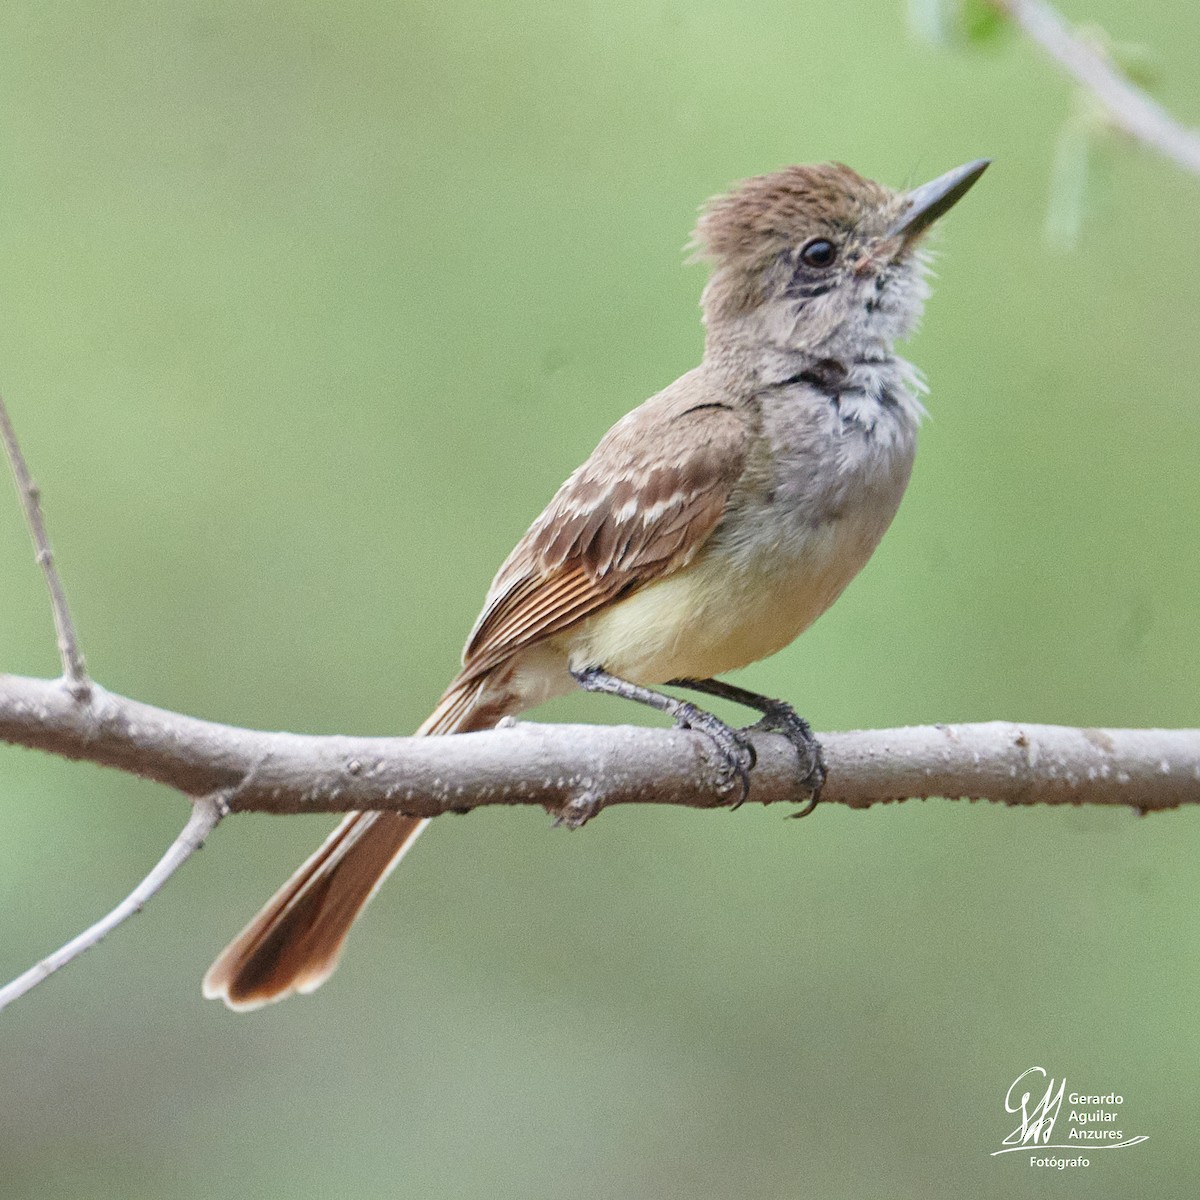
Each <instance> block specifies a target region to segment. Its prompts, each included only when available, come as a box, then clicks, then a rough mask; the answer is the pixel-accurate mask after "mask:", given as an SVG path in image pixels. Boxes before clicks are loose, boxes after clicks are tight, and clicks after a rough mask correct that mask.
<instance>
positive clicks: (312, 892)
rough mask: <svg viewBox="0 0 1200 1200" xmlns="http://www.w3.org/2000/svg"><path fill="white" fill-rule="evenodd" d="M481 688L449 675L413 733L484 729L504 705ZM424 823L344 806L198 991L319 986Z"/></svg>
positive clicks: (252, 998) (234, 1000)
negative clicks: (358, 919)
mask: <svg viewBox="0 0 1200 1200" xmlns="http://www.w3.org/2000/svg"><path fill="white" fill-rule="evenodd" d="M486 687H487V683H486V680H482V681H481V680H474V681H472V682H470V683H464V682H460V681H458V680H456V681H455V682H454V683H453V684H451V686H450V687H449V688H448V689H447V691H446V693H445V695H444V696H443V697H442V699H441V700H440V701H439V702H438V706H437V708H435V709H434V710H433V713H432V714H431V715H430V717H429V719H428V720H427V721H426V722H425V723H424V725H422V726H421V728H420V729H418V730H417V733H418V734H423V735H432V734H447V733H467V732H470V731H471V730H476V729H490V728H491V727H492V726H493V725H495V724H496V722H497V721H499V720H500V718H501V717H502V716H504V715H505V712H506V711H507V705H506V704H505V703H503V702H502V701H501V702H489V700H488V698H487V697H486V696H485V695H484V693H485V691H486ZM428 824H429V820H428V819H427V818H421V817H406V816H403V815H402V814H400V813H392V812H352V813H348V814H347V815H346V817H345V819H344V820H343V821H342V823H341V824H340V825H339V826H338V827H337V828H336V829H335V830H334V831H333V832H332V833H331V834H330V835H329V837H328V838H326V840H325V842H324V843H323V844H322V846H321V847H320V849H319V850H317V852H316V853H315V854H314V855H312V857H311V858H309V859H308V860H307V861H306V862H305V863H304V864H303V865H302V866H301V867H300V868H299V870H297V871H296V873H295V874H294V875H293V876H292V877H291V878H290V879H289V880H288V881H287V882H286V883H285V884H284V885H283V887H281V888H280V889H279V891H277V892H276V893H275V895H274V896H272V897H271V899H270V900H269V901H268V902H267V904H266V905H265V906H264V907H263V909H262V911H261V912H260V913H259V914H258V915H257V916H256V917H255V918H254V919H253V920H252V921H251V922H250V924H249V925H247V926H246V928H245V929H243V930H242V932H241V933H239V934H238V936H237V937H236V938H234V940H233V941H232V942H230V943H229V945H228V946H226V947H225V949H224V950H223V951H222V952H221V954H220V956H219V957H218V958H217V961H216V962H214V963H213V965H212V966H211V967H209V969H208V973H207V974H206V975H205V976H204V984H203V990H204V995H205V996H206V997H208V998H209V999H221V1000H224V1001H225V1003H226V1004H227V1005H228V1006H229V1007H230V1008H232V1009H235V1010H237V1011H240V1012H245V1011H249V1010H251V1009H255V1008H261V1007H262V1006H263V1005H264V1004H272V1003H274V1002H275V1001H276V1000H282V999H284V997H286V996H290V995H292V994H293V993H294V992H299V993H301V994H306V993H308V992H312V991H315V990H316V989H317V988H319V987H320V986H321V984H322V983H324V982H325V980H326V979H328V978H329V976H330V975H332V974H333V971H334V968H335V967H336V966H337V964H338V959H339V957H340V956H341V953H342V945H343V944H344V943H345V941H346V935H347V934H348V933H349V932H350V926H351V925H352V924H353V923H354V919H355V918H356V917H357V916H358V914H359V913H360V912H362V910H363V909H364V908H365V907H366V905H367V902H368V901H369V900H370V899H371V897H372V896H374V895H375V893H376V892H377V891H378V890H379V887H380V885H381V884H382V883H383V881H384V880H385V879H386V878H387V877H388V875H390V874H391V872H392V871H393V869H394V868H395V867H396V866H397V864H398V863H399V862H400V860H401V859H402V858H403V857H404V855H405V854H406V853H407V852H408V849H409V847H410V846H411V845H412V844H413V842H415V841H416V840H417V838H418V837H419V836H420V835H421V832H422V830H424V828H425V826H426V825H428Z"/></svg>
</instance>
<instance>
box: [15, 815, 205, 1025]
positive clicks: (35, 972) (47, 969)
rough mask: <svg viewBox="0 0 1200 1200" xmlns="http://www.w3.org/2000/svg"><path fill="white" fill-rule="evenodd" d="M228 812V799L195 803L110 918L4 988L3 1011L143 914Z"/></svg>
mask: <svg viewBox="0 0 1200 1200" xmlns="http://www.w3.org/2000/svg"><path fill="white" fill-rule="evenodd" d="M226 811H227V809H226V807H225V802H224V800H223V799H222V798H220V797H217V796H206V797H202V798H200V799H198V800H196V801H194V802H193V804H192V812H191V815H190V816H189V817H188V820H187V824H186V825H185V826H184V827H183V830H182V832H181V833H180V834H179V836H178V837H177V838H176V839H175V840H174V841H173V842H172V843H171V845H170V847H169V848H168V850H167V852H166V854H164V855H163V856H162V858H161V859H159V861H158V863H157V864H156V866H155V867H154V869H153V870H152V871H151V872H150V874H149V875H147V876H146V878H145V879H143V880H142V882H141V883H139V884H138V885H137V887H135V888H134V889H133V891H132V892H130V893H129V895H128V896H126V897H125V899H124V900H122V901H121V903H120V904H118V905H117V907H116V908H114V909H113V910H112V912H110V913H109V914H108V915H107V916H106V917H103V918H101V920H99V921H97V922H96V923H95V924H94V925H92V926H91V927H90V928H88V929H85V930H84V931H83V932H82V933H81V934H80V935H79V936H78V937H75V938H72V939H71V940H70V941H69V942H68V943H67V944H66V945H65V946H63V947H62V948H61V949H60V950H56V951H55V952H54V953H53V954H51V955H48V956H47V957H46V958H43V959H42V961H41V962H39V963H38V964H37V965H36V966H33V967H30V968H29V970H28V971H26V972H25V973H24V974H23V975H18V976H17V978H16V979H14V980H13V981H12V983H10V984H7V985H6V986H5V987H2V988H0V1011H2V1010H3V1009H4V1008H6V1007H7V1006H8V1005H9V1004H11V1003H12V1002H13V1001H14V1000H16V999H18V998H19V997H20V996H23V995H25V993H26V992H28V991H31V990H32V989H33V988H35V987H37V985H38V984H39V983H41V982H42V981H43V980H45V979H47V978H49V977H50V976H51V975H53V974H54V972H55V971H57V970H59V969H60V968H62V967H65V966H66V965H67V963H69V962H71V961H72V960H73V959H76V958H78V957H79V956H80V955H81V954H82V953H83V952H84V951H85V950H90V949H91V948H92V947H93V946H95V945H96V944H97V943H98V942H99V941H100V940H101V939H102V938H104V937H105V936H106V935H107V934H109V933H111V932H112V930H114V929H116V927H117V926H118V925H120V924H121V923H122V922H124V921H127V920H128V919H129V918H130V917H132V916H133V915H134V913H136V912H140V911H141V909H142V908H143V906H144V905H145V903H146V901H147V900H149V899H150V897H151V896H153V895H154V894H155V893H156V892H157V891H158V890H159V889H160V888H161V887H162V886H163V884H164V883H166V882H167V880H168V879H170V878H171V876H172V875H174V874H175V872H176V871H178V870H179V868H180V867H181V866H183V864H184V863H185V862H187V860H188V859H189V858H191V856H192V855H193V854H194V853H195V852H196V851H197V850H199V849H200V847H201V846H203V845H204V840H205V838H207V837H208V835H209V834H210V833H211V832H212V831H213V829H215V828H216V826H217V823H218V822H219V821H220V820H221V817H222V816H223V815H224V814H225V812H226Z"/></svg>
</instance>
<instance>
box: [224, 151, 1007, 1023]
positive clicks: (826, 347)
mask: <svg viewBox="0 0 1200 1200" xmlns="http://www.w3.org/2000/svg"><path fill="white" fill-rule="evenodd" d="M987 165H988V164H987V161H986V160H978V161H976V162H971V163H967V164H966V165H965V166H962V167H959V168H957V169H956V170H953V171H949V172H947V174H945V175H942V176H941V177H940V178H938V179H935V180H934V181H933V182H932V183H927V184H925V185H924V186H923V187H919V188H916V189H915V190H913V191H909V192H894V191H891V190H890V189H888V188H886V187H883V186H882V185H880V184H878V183H872V182H871V181H870V180H868V179H863V178H862V176H860V175H857V174H855V172H854V171H852V170H850V168H849V167H845V166H841V165H840V164H836V163H834V164H824V165H821V166H798V167H787V168H785V169H784V170H782V171H777V172H775V173H773V174H770V175H761V176H758V177H757V178H754V179H749V180H747V181H746V182H745V183H743V184H741V185H740V186H739V187H736V188H734V189H733V190H732V191H731V192H729V193H728V194H727V195H724V196H720V197H718V198H716V199H715V200H713V201H712V202H711V203H709V204H708V206H707V207H706V208H705V209H704V211H703V214H702V215H701V217H700V220H699V223H698V225H697V228H696V232H695V239H694V241H695V248H696V251H697V254H698V255H699V256H700V257H701V258H703V259H705V260H706V261H707V262H708V263H710V264H711V267H712V275H711V278H710V279H709V281H708V285H707V286H706V287H705V289H704V294H703V296H702V298H701V307H702V309H703V312H704V324H705V330H706V336H705V346H704V360H703V361H702V362H701V364H700V365H699V366H698V367H697V368H696V369H695V370H693V371H689V372H688V373H687V374H686V375H684V376H682V378H680V379H677V380H676V381H675V382H674V383H673V384H671V385H670V386H669V387H667V388H665V389H664V390H663V391H661V392H659V393H658V395H657V396H653V397H651V399H649V400H647V401H646V403H645V404H643V405H642V406H641V407H640V408H637V409H635V410H634V411H633V412H631V413H629V414H628V416H625V417H623V418H622V419H621V420H620V421H618V422H617V424H616V425H614V426H613V428H612V429H610V430H609V432H608V433H607V434H605V436H604V438H603V439H602V440H601V442H600V444H599V445H598V446H597V447H596V449H595V451H594V452H593V453H592V456H591V457H590V458H589V459H588V460H587V461H586V462H585V463H584V464H583V466H581V467H580V468H579V469H578V470H577V471H576V472H575V473H574V474H573V475H572V476H571V477H570V478H569V479H568V480H567V481H566V483H564V484H563V485H562V487H561V488H559V490H558V493H557V494H556V495H555V497H554V499H553V500H551V501H550V504H549V507H548V508H547V509H546V511H545V512H543V513H542V515H541V516H540V517H538V519H537V520H536V521H534V523H533V524H532V525H531V526H530V528H529V531H528V532H527V533H526V534H525V536H524V537H523V538H522V539H521V540H520V542H518V543H517V547H516V549H515V550H514V551H513V552H512V553H511V554H510V555H509V556H508V558H507V560H506V561H505V563H504V565H503V566H502V567H501V568H500V571H499V573H498V574H497V576H496V578H495V581H494V582H493V583H492V587H491V590H490V591H489V593H488V596H487V600H486V601H485V603H484V607H483V612H482V613H481V614H480V617H479V620H478V621H477V622H476V623H475V628H474V629H473V630H472V631H471V636H470V638H469V639H468V640H467V646H466V650H465V651H464V652H463V668H462V671H461V672H460V673H459V674H458V676H457V678H456V679H455V680H454V681H453V682H452V683H451V684H450V686H449V687H448V688H447V689H446V692H445V694H444V695H443V696H442V698H441V700H440V701H439V702H438V705H437V707H436V708H435V709H434V711H433V714H432V716H430V718H429V719H428V720H427V721H426V722H425V724H424V725H422V726H421V728H420V730H419V731H418V732H419V733H421V734H426V735H430V734H446V733H462V732H465V731H467V730H473V729H488V728H490V727H492V726H494V725H495V724H496V723H497V722H498V721H499V720H500V718H501V717H503V716H505V715H506V714H510V713H518V712H521V711H522V710H523V709H527V708H529V707H531V706H532V705H535V704H539V703H541V702H542V701H543V700H546V699H548V698H549V697H551V696H556V695H559V694H561V693H563V692H566V691H569V690H570V689H571V688H573V687H575V686H577V685H579V686H582V687H584V688H586V689H588V690H590V691H603V692H611V693H615V694H617V695H622V696H627V697H629V698H630V699H634V700H639V701H641V702H643V703H646V704H651V705H653V706H654V707H656V708H658V709H660V710H662V711H664V712H667V713H670V714H672V715H674V716H675V717H676V719H677V720H678V721H679V722H680V723H681V724H685V725H688V726H690V727H692V728H695V729H699V730H702V731H703V732H704V733H706V734H708V735H709V736H710V737H711V738H712V739H713V741H714V742H715V744H716V747H717V750H718V751H719V752H720V756H721V759H722V761H723V763H724V776H723V783H725V784H726V785H728V786H734V785H736V784H738V783H740V785H741V792H740V795H741V796H743V797H744V795H745V789H746V787H747V781H748V772H749V770H750V768H751V767H752V766H753V753H752V750H751V748H750V745H749V742H748V741H747V740H746V739H745V738H744V737H743V736H742V735H741V734H739V733H738V731H736V730H733V729H730V728H729V727H728V726H726V725H725V724H724V723H723V722H721V721H719V720H717V718H716V717H714V716H713V715H712V714H711V713H708V712H706V711H705V710H703V709H700V708H697V707H696V706H695V705H692V704H688V703H686V702H684V701H682V700H678V699H675V698H673V697H670V696H665V695H663V694H662V693H660V692H656V691H653V690H651V689H652V688H654V687H655V686H656V685H660V684H663V683H677V684H682V685H683V686H685V687H692V688H695V689H696V690H698V691H702V692H707V693H709V694H713V695H718V696H725V697H727V698H730V699H735V700H738V701H740V702H742V703H744V704H749V705H751V706H753V707H757V708H759V709H760V710H762V711H763V712H764V713H765V714H766V719H767V720H768V721H769V722H771V723H772V724H773V725H774V727H776V728H780V729H782V730H783V731H784V732H785V733H786V734H787V735H788V736H789V737H791V738H792V740H793V741H794V743H795V744H796V746H797V748H798V749H799V750H800V751H801V753H802V755H803V761H804V762H805V763H806V770H807V773H808V782H809V785H810V789H811V791H812V792H813V794H814V796H815V794H816V792H817V791H818V790H819V787H820V783H821V780H822V778H823V770H822V768H821V765H820V756H819V752H818V750H817V747H816V744H815V743H814V742H813V741H812V739H811V735H810V734H809V732H808V728H807V726H806V725H805V724H804V722H802V721H801V720H800V719H799V718H798V717H796V715H795V713H794V712H792V711H791V709H790V708H788V706H786V705H783V704H781V703H779V702H777V701H771V700H768V699H766V698H765V697H759V696H756V695H754V694H753V693H750V692H746V691H743V690H742V689H739V688H734V687H731V686H730V685H728V684H723V683H719V682H717V681H716V679H715V676H718V675H722V674H724V673H725V672H726V671H732V670H733V669H734V668H736V667H743V666H745V665H746V664H747V663H751V662H754V661H756V660H757V659H760V658H765V657H766V656H767V655H769V654H774V653H775V651H777V650H779V649H781V648H782V647H784V646H786V645H787V644H788V643H789V642H790V641H791V640H792V639H793V638H794V637H796V635H797V634H799V633H800V632H801V631H802V630H804V629H806V628H807V627H808V626H809V625H811V624H812V622H813V621H815V620H816V618H817V617H819V616H820V615H821V613H823V612H824V611H825V610H826V609H827V608H828V607H829V606H830V605H831V604H832V603H833V601H834V600H836V599H837V597H838V595H839V594H840V593H841V591H842V589H843V588H845V586H846V585H847V584H848V583H849V582H850V580H851V579H853V578H854V576H855V575H856V574H857V573H858V572H859V570H860V569H861V568H862V566H863V564H864V563H865V562H866V561H867V559H868V558H869V557H870V555H871V553H872V551H873V550H874V549H875V547H876V545H877V544H878V543H879V539H880V538H881V537H882V536H883V533H884V530H886V529H887V527H888V525H889V524H890V523H891V520H892V517H893V516H894V515H895V512H896V509H897V507H898V505H899V504H900V498H901V496H902V495H903V493H904V489H905V486H906V485H907V483H908V477H909V472H910V470H911V468H912V462H913V453H914V450H915V447H916V436H917V425H918V423H919V421H920V418H921V413H922V408H921V404H920V402H919V401H918V399H917V394H918V392H920V391H921V390H922V387H921V383H920V380H919V377H918V375H917V372H916V371H915V369H914V368H913V367H912V366H910V365H909V364H908V363H907V362H905V361H904V359H902V358H900V357H899V356H898V355H897V354H896V353H895V352H894V350H893V345H894V343H895V342H896V341H897V339H900V338H903V337H905V336H906V335H908V334H909V333H911V332H912V330H913V328H914V326H915V325H916V322H917V319H918V317H919V316H920V313H921V309H922V305H923V302H924V300H925V298H926V296H927V295H928V288H927V285H926V282H925V277H926V274H927V263H926V259H925V256H924V254H923V252H922V250H921V241H922V235H923V234H924V233H925V231H926V230H927V229H928V228H929V226H930V225H931V224H932V223H933V222H934V221H935V220H937V218H938V217H940V216H941V215H942V214H943V213H944V212H946V211H947V209H949V208H950V207H951V206H952V205H953V204H954V203H955V202H956V201H958V200H959V199H960V198H961V197H962V196H963V195H964V194H965V193H966V191H967V190H968V188H970V187H971V185H972V184H973V183H974V182H975V181H976V180H977V179H978V178H979V176H980V175H981V174H982V173H983V171H984V169H985V168H986V167H987ZM428 824H429V822H428V820H423V819H420V818H417V817H407V816H403V815H401V814H400V813H396V812H363V813H350V814H349V815H348V816H347V817H346V818H345V820H343V821H342V823H341V824H340V825H339V826H338V827H337V829H336V830H334V832H333V834H332V835H331V836H330V837H329V838H328V840H327V841H326V842H325V844H324V845H323V846H321V848H320V849H319V850H318V851H317V852H316V853H315V854H314V855H313V856H312V857H311V858H310V859H309V860H308V861H307V862H306V863H304V865H303V866H301V867H300V869H299V870H298V871H297V872H296V873H295V874H294V875H293V876H292V877H291V879H289V880H288V881H287V883H285V884H284V885H283V887H282V888H281V889H280V890H279V891H278V892H277V893H276V894H275V896H274V897H273V898H272V899H271V901H270V902H269V903H268V904H267V906H266V907H265V908H264V909H263V910H262V912H260V913H259V914H258V916H256V917H255V918H254V920H253V921H251V922H250V924H249V925H247V926H246V928H245V929H244V930H243V931H242V933H241V934H239V935H238V937H237V938H236V939H235V940H234V941H233V942H232V943H231V944H230V945H229V947H228V948H227V949H226V950H225V951H224V953H222V954H221V956H220V957H219V958H218V959H217V961H216V962H215V963H214V964H213V965H212V967H211V968H210V969H209V972H208V974H207V975H206V976H205V979H204V994H205V995H206V996H210V997H218V996H219V997H220V998H221V999H223V1000H224V1001H225V1003H226V1004H228V1005H229V1006H230V1008H235V1009H252V1008H258V1007H260V1006H261V1005H264V1004H269V1003H271V1002H272V1001H274V1000H280V999H282V998H283V997H284V996H288V995H290V994H291V993H293V992H311V991H313V990H314V989H315V988H317V987H319V986H320V985H321V984H322V983H323V982H324V981H325V980H326V979H327V978H328V977H329V975H330V973H331V972H332V971H333V969H334V967H335V966H336V965H337V961H338V956H339V955H340V953H341V949H342V944H343V942H344V941H345V938H346V934H347V933H348V932H349V929H350V925H351V923H352V922H353V921H354V919H355V917H356V916H357V915H358V914H359V912H361V911H362V908H363V906H364V905H365V904H366V903H367V901H368V900H370V899H371V897H372V896H373V895H374V894H375V891H376V889H377V888H378V887H379V886H380V884H382V883H383V881H384V879H386V878H387V876H388V873H389V872H390V871H391V870H392V868H393V867H395V866H396V864H397V863H398V862H399V861H400V859H401V858H403V857H404V854H405V853H406V852H407V850H408V849H409V847H410V846H411V845H412V844H413V842H414V841H415V840H416V839H417V836H418V835H419V834H420V833H421V831H422V830H423V829H424V828H425V826H426V825H428Z"/></svg>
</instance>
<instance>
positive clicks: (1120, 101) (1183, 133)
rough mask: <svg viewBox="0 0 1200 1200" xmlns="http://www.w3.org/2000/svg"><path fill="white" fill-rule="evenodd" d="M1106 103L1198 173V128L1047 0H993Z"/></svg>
mask: <svg viewBox="0 0 1200 1200" xmlns="http://www.w3.org/2000/svg"><path fill="white" fill-rule="evenodd" d="M992 3H993V4H994V5H995V6H996V7H997V8H998V9H999V10H1000V11H1001V12H1003V13H1005V14H1006V15H1007V16H1009V17H1010V18H1011V19H1012V20H1013V22H1014V23H1015V24H1016V25H1017V26H1018V28H1020V29H1021V31H1022V32H1023V33H1025V34H1026V36H1028V37H1029V38H1031V39H1032V40H1033V41H1034V42H1036V43H1037V44H1038V45H1039V46H1041V48H1042V49H1043V50H1044V51H1045V52H1046V53H1047V54H1048V55H1050V57H1051V58H1053V59H1054V60H1055V61H1056V62H1058V64H1059V65H1060V66H1061V67H1062V68H1063V69H1064V70H1065V71H1066V72H1067V74H1068V75H1070V76H1071V77H1072V78H1073V79H1074V80H1075V81H1076V82H1077V83H1079V84H1080V85H1082V86H1083V87H1084V88H1086V89H1087V90H1088V92H1090V93H1091V94H1092V95H1093V96H1094V97H1095V98H1096V99H1097V100H1098V101H1099V103H1100V104H1101V106H1102V107H1103V108H1104V111H1105V113H1106V114H1107V116H1108V119H1109V120H1110V121H1111V122H1112V123H1113V125H1114V126H1116V128H1118V129H1120V130H1121V131H1122V132H1123V133H1125V134H1127V135H1128V136H1129V137H1131V138H1133V139H1134V140H1135V141H1138V142H1141V143H1142V144H1143V145H1145V146H1149V147H1150V148H1151V149H1153V150H1157V151H1158V152H1159V153H1160V154H1164V155H1165V156H1166V157H1167V158H1169V159H1171V160H1172V161H1173V162H1175V163H1176V164H1178V165H1179V166H1181V167H1182V168H1183V169H1184V170H1185V171H1190V172H1191V173H1192V174H1193V175H1197V176H1200V132H1197V131H1196V130H1194V129H1189V128H1188V127H1187V126H1186V125H1183V124H1181V123H1180V122H1179V121H1177V120H1176V119H1175V118H1174V117H1173V116H1171V114H1170V113H1169V112H1167V110H1166V109H1165V108H1163V107H1162V105H1161V104H1158V103H1157V102H1156V101H1154V100H1152V99H1151V98H1150V97H1149V96H1148V95H1147V94H1146V93H1145V92H1144V91H1142V89H1141V88H1139V87H1137V86H1136V85H1135V84H1133V83H1131V82H1130V81H1129V80H1128V79H1127V78H1126V77H1125V76H1124V75H1123V74H1122V73H1121V72H1120V71H1119V70H1118V69H1117V67H1116V66H1114V65H1113V63H1112V62H1111V60H1110V59H1109V58H1108V57H1106V56H1105V55H1104V54H1103V53H1101V52H1100V51H1099V50H1098V49H1097V48H1096V47H1095V46H1093V45H1092V44H1091V43H1090V42H1089V41H1088V40H1087V39H1086V38H1084V37H1082V36H1081V35H1080V34H1079V33H1078V32H1077V31H1076V30H1074V29H1072V28H1071V27H1070V26H1069V25H1068V24H1067V23H1066V21H1064V20H1063V18H1062V17H1061V16H1060V15H1059V13H1058V12H1057V11H1056V10H1055V9H1054V8H1053V6H1052V5H1050V4H1047V3H1046V2H1045V0H992Z"/></svg>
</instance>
